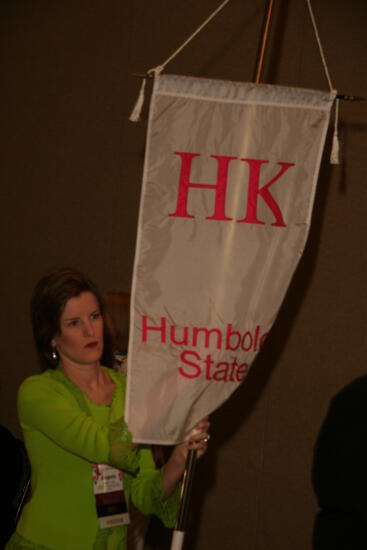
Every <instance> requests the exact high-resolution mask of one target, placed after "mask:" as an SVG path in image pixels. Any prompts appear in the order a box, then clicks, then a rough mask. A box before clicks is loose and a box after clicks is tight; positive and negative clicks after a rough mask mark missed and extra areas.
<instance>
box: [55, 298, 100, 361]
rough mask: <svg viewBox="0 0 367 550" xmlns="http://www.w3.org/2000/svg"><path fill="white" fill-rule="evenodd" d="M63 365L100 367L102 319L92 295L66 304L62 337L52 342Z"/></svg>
mask: <svg viewBox="0 0 367 550" xmlns="http://www.w3.org/2000/svg"><path fill="white" fill-rule="evenodd" d="M51 344H52V346H53V347H55V348H56V349H57V351H58V353H59V356H60V360H61V362H62V364H64V365H66V364H77V365H90V364H95V363H99V361H100V359H101V356H102V352H103V318H102V314H101V311H100V308H99V305H98V301H97V299H96V297H95V296H94V294H92V292H82V293H81V294H80V295H79V296H75V298H70V300H68V301H67V302H66V305H65V308H64V311H63V312H62V314H61V317H60V334H57V335H56V336H54V338H53V339H52V342H51Z"/></svg>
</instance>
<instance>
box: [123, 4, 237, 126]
mask: <svg viewBox="0 0 367 550" xmlns="http://www.w3.org/2000/svg"><path fill="white" fill-rule="evenodd" d="M228 2H229V0H224V2H222V3H221V4H220V6H218V7H217V9H216V10H214V11H213V13H212V14H211V15H209V17H207V18H206V19H205V21H204V22H203V23H202V24H201V25H200V26H199V27H198V28H197V29H196V31H194V32H193V33H192V34H191V35H190V36H189V37H188V38H187V39H186V40H185V42H183V43H182V44H181V46H180V47H179V48H177V50H175V51H174V52H173V53H172V54H171V55H170V56H169V57H167V59H166V60H165V61H164V63H162V65H158V66H157V67H154V68H153V69H149V71H147V74H148V75H151V74H154V75H155V76H156V75H159V74H161V72H162V71H163V70H164V68H165V67H166V65H168V63H169V62H170V61H172V59H174V58H175V57H176V56H177V55H178V54H179V53H180V52H181V51H182V50H183V49H184V48H186V46H187V45H188V44H189V43H190V42H191V41H192V40H193V39H194V38H195V36H196V35H197V34H199V32H201V31H202V30H203V28H204V27H206V26H207V24H208V23H209V22H210V21H211V20H212V19H213V18H214V17H215V16H216V15H217V14H218V13H219V12H220V11H221V10H222V9H223V8H224V6H225V5H226V4H228ZM145 86H146V79H145V78H143V82H142V84H141V86H140V92H139V96H138V99H137V100H136V103H135V105H134V108H133V110H132V112H131V115H130V117H129V120H130V121H131V122H138V121H139V120H140V115H141V111H142V108H143V105H144V100H145Z"/></svg>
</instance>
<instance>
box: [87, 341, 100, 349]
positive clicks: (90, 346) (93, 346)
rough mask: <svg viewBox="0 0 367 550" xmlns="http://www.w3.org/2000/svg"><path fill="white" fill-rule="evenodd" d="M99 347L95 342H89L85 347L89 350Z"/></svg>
mask: <svg viewBox="0 0 367 550" xmlns="http://www.w3.org/2000/svg"><path fill="white" fill-rule="evenodd" d="M97 346H98V342H97V341H95V342H89V344H87V345H86V346H84V347H85V348H88V349H93V348H96V347H97Z"/></svg>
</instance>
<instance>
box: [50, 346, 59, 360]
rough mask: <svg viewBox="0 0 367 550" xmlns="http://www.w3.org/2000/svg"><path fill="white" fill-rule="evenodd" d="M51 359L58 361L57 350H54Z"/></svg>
mask: <svg viewBox="0 0 367 550" xmlns="http://www.w3.org/2000/svg"><path fill="white" fill-rule="evenodd" d="M51 357H52V359H53V360H54V361H57V359H58V355H57V352H56V348H52V353H51Z"/></svg>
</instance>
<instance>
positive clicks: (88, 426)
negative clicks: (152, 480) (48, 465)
mask: <svg viewBox="0 0 367 550" xmlns="http://www.w3.org/2000/svg"><path fill="white" fill-rule="evenodd" d="M78 392H79V393H78ZM74 394H75V395H74ZM82 400H83V396H82V392H81V391H80V390H75V388H74V389H73V390H72V391H71V389H70V388H69V387H68V386H67V385H65V384H64V383H60V381H58V380H54V379H51V378H47V377H46V376H45V375H40V376H32V377H30V378H28V379H27V380H25V381H24V382H23V384H22V385H21V387H20V389H19V393H18V411H19V418H20V422H21V425H22V428H23V430H24V432H26V431H27V430H38V431H39V432H41V433H42V434H43V435H45V436H46V437H48V438H49V439H51V440H52V441H54V442H55V443H57V444H58V445H59V446H60V447H62V448H63V449H65V450H67V451H69V452H71V453H74V454H76V455H78V456H80V457H82V458H84V459H86V460H88V461H90V462H96V463H108V462H109V463H110V464H112V465H113V466H116V467H118V468H119V469H121V470H126V471H128V472H131V473H135V472H136V471H137V469H138V468H139V462H138V457H137V452H136V451H132V450H131V436H130V433H129V431H128V429H127V426H126V423H125V422H124V421H123V420H122V419H121V420H118V421H116V422H115V423H113V424H110V425H106V426H102V425H101V424H99V423H98V422H96V421H95V420H94V419H93V418H92V417H91V416H90V415H89V414H88V410H85V411H84V410H83V402H82Z"/></svg>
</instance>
